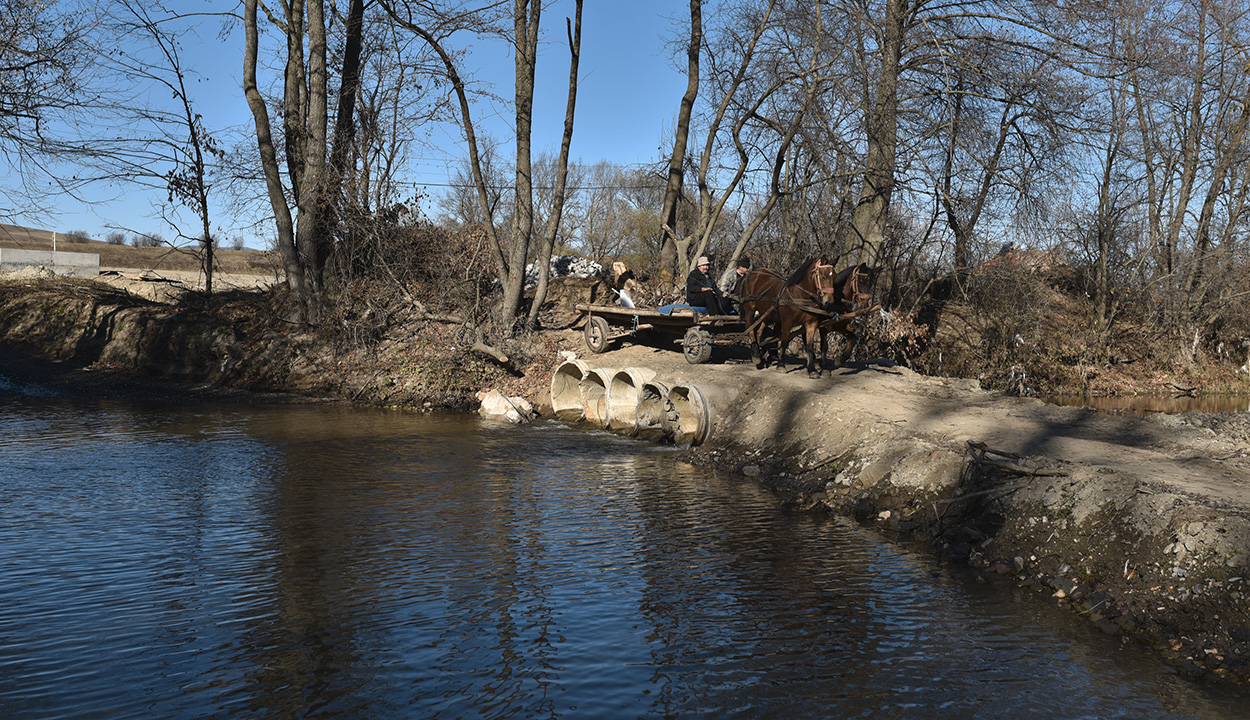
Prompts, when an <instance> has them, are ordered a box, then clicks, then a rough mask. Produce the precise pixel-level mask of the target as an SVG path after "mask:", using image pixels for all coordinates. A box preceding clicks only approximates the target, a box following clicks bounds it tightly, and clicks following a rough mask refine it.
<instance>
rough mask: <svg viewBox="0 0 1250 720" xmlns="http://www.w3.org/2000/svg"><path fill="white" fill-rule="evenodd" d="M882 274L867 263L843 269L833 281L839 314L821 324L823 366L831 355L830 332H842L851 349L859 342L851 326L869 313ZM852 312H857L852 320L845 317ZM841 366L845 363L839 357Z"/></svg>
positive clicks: (836, 308)
mask: <svg viewBox="0 0 1250 720" xmlns="http://www.w3.org/2000/svg"><path fill="white" fill-rule="evenodd" d="M880 272H881V268H873V267H869V266H868V265H867V263H860V264H859V265H852V266H851V267H848V268H845V269H843V270H842V271H841V272H839V273H838V274H837V275H836V276H835V277H834V279H833V285H834V289H835V292H836V295H837V299H836V300H835V301H834V305H833V310H835V311H836V312H837V313H838V315H837V316H834V317H826V318H824V319H823V320H821V323H820V358H821V364H822V365H823V364H824V362H825V360H826V359H827V358H828V356H829V342H828V336H829V331H830V330H832V331H834V332H838V333H841V334H842V335H844V336H846V340H847V342H846V347H847V349H848V350H849V349H850V348H851V346H852V345H854V344H855V342H856V340H857V339H858V338H857V337H856V335H855V332H854V331H853V330H851V323H852V322H853V321H854V320H855V317H856V316H858V315H860V314H863V313H864V312H866V311H868V310H869V306H868V304H869V303H870V302H871V301H872V290H873V286H874V285H875V284H876V280H877V275H878V274H879V273H880ZM848 313H853V315H852V317H845V315H847V314H848ZM836 364H837V365H841V364H842V360H841V358H839V360H838V362H837V363H836Z"/></svg>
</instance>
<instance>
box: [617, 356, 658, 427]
mask: <svg viewBox="0 0 1250 720" xmlns="http://www.w3.org/2000/svg"><path fill="white" fill-rule="evenodd" d="M654 377H655V371H654V370H652V369H651V368H637V367H635V368H625V369H624V370H619V371H617V373H616V374H615V375H613V376H612V382H611V384H610V385H609V387H608V429H609V430H612V431H613V432H619V433H624V434H626V435H633V434H634V430H635V429H636V428H637V419H638V393H639V392H640V391H641V390H642V384H643V383H645V382H647V381H648V380H650V379H652V378H654Z"/></svg>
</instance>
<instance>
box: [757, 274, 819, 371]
mask: <svg viewBox="0 0 1250 720" xmlns="http://www.w3.org/2000/svg"><path fill="white" fill-rule="evenodd" d="M835 262H836V260H835ZM834 278H835V273H834V270H833V263H830V262H827V261H826V260H825V259H824V258H823V257H818V258H813V259H810V260H807V261H806V262H804V263H803V264H802V265H800V266H799V268H798V269H797V270H795V271H794V272H793V273H792V274H791V275H790V277H788V278H786V277H783V276H781V275H780V274H779V273H777V272H776V271H773V270H765V269H759V270H751V271H750V272H749V273H747V274H746V276H745V277H744V278H743V281H742V306H741V314H742V321H743V322H744V323H745V324H746V325H747V328H748V334H749V335H750V339H751V359H752V360H754V361H755V366H756V367H757V368H763V367H764V366H765V364H766V363H765V359H764V354H763V351H762V350H761V348H762V347H763V346H764V345H765V344H766V343H765V338H766V337H767V338H768V339H769V340H770V341H774V342H775V341H777V339H778V338H788V337H789V332H790V328H791V327H794V326H795V325H796V324H797V325H801V326H802V327H803V328H804V330H806V334H807V338H808V339H807V348H808V356H809V361H808V371H809V373H810V372H811V370H812V365H814V364H815V360H814V357H812V355H813V352H814V349H813V345H812V343H813V342H814V341H815V336H816V333H817V331H818V327H817V326H818V325H819V323H820V320H821V319H822V317H826V316H827V315H817V314H812V313H808V312H802V310H803V308H808V309H810V310H813V311H815V312H816V313H818V314H821V313H824V312H825V308H826V306H830V305H832V304H833V303H834V302H835V301H836V292H835V289H834V285H833V282H834ZM800 312H801V313H802V314H800ZM776 344H777V345H778V351H779V364H780V365H781V366H782V367H783V368H784V367H785V347H784V343H781V342H776Z"/></svg>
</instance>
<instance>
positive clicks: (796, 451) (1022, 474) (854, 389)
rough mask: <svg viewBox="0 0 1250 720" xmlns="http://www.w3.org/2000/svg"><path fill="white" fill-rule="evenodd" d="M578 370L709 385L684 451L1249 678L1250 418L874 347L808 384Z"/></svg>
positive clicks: (1186, 660) (659, 365)
mask: <svg viewBox="0 0 1250 720" xmlns="http://www.w3.org/2000/svg"><path fill="white" fill-rule="evenodd" d="M583 360H585V361H586V362H587V363H589V364H590V365H591V366H601V367H612V368H624V367H650V368H652V369H655V370H656V372H657V378H660V379H662V380H669V381H670V382H680V383H692V384H697V385H705V386H711V387H713V388H716V389H715V390H714V391H713V392H712V393H711V397H713V398H715V400H714V401H713V405H714V406H715V407H714V419H713V426H712V429H711V433H710V435H709V437H708V440H707V441H706V442H705V443H703V444H702V445H700V446H698V447H694V448H692V449H690V450H689V451H688V452H687V455H688V456H689V458H690V459H691V460H692V461H693V462H696V463H703V464H707V465H715V466H719V467H723V468H725V469H728V470H731V471H734V472H739V473H741V474H743V475H745V476H748V477H755V478H759V479H760V480H761V481H762V482H765V483H767V484H768V485H770V486H773V487H775V488H778V489H779V490H782V491H783V493H784V494H785V495H786V496H787V497H788V498H789V499H788V500H787V502H786V504H787V505H788V506H789V507H792V508H795V509H800V510H807V511H832V512H838V513H845V514H851V515H854V516H855V517H857V518H859V519H860V520H861V521H864V522H868V523H873V524H876V525H879V526H881V527H882V528H883V529H885V530H886V531H887V532H890V533H895V534H897V535H899V536H905V537H908V538H915V539H918V540H921V541H924V542H927V543H930V544H932V545H933V546H935V547H936V548H937V549H939V550H940V551H941V552H942V553H944V554H945V555H946V556H948V557H949V558H950V559H951V560H953V561H959V562H967V563H969V564H971V565H973V566H974V567H977V568H981V569H982V570H983V571H984V573H985V575H986V576H987V577H989V576H994V575H997V576H1001V578H1002V580H1003V581H1009V582H1016V583H1019V584H1021V585H1023V586H1026V587H1030V588H1033V589H1035V590H1036V591H1037V593H1038V595H1039V601H1042V600H1044V601H1047V602H1053V603H1059V604H1062V605H1065V606H1068V607H1070V608H1071V609H1072V610H1073V611H1074V612H1076V613H1079V614H1080V615H1081V616H1083V617H1085V618H1087V619H1088V620H1089V621H1091V622H1094V623H1096V624H1097V626H1098V627H1099V628H1101V629H1102V630H1103V631H1104V632H1106V633H1108V634H1112V635H1117V636H1120V637H1122V638H1124V641H1125V642H1130V641H1131V642H1144V643H1148V644H1150V645H1152V646H1154V647H1155V648H1156V649H1157V650H1158V651H1159V652H1160V653H1161V654H1162V655H1163V656H1164V657H1165V658H1167V659H1168V660H1169V661H1170V662H1171V663H1173V665H1174V667H1176V668H1178V669H1179V670H1181V671H1183V672H1187V673H1195V674H1207V673H1212V674H1215V675H1219V676H1222V677H1229V678H1236V679H1239V680H1241V681H1245V680H1247V679H1250V597H1248V596H1247V593H1248V592H1250V588H1248V586H1247V581H1248V580H1250V420H1248V419H1247V418H1246V416H1244V415H1241V414H1233V413H1226V414H1225V413H1222V414H1206V415H1197V414H1186V415H1162V414H1156V415H1151V416H1147V417H1131V416H1111V415H1106V414H1100V413H1097V412H1094V411H1091V410H1085V409H1081V408H1073V407H1060V406H1056V405H1051V404H1047V403H1044V402H1042V401H1039V400H1036V399H1031V398H1018V397H1008V396H1003V395H1000V394H997V393H991V392H987V391H984V390H982V389H981V388H980V386H979V384H978V383H977V381H975V380H959V379H951V378H937V377H926V376H922V375H918V374H916V373H914V372H912V371H910V370H908V369H907V368H904V367H900V366H898V365H895V364H894V363H891V362H888V361H875V362H874V361H870V362H864V363H854V364H850V365H848V366H847V367H843V368H839V369H837V370H834V371H832V372H826V373H825V375H824V377H822V378H820V379H811V378H809V377H808V376H807V374H806V372H804V371H803V370H802V369H801V368H799V367H798V366H796V365H795V364H793V363H792V364H791V365H790V366H789V368H790V369H789V371H788V372H785V371H781V370H778V369H776V368H773V369H768V370H756V369H755V367H754V366H753V365H751V364H749V362H747V361H743V360H736V359H734V358H732V357H730V358H727V359H725V358H722V359H721V360H719V361H718V360H717V357H716V355H714V357H713V361H712V363H711V364H708V365H698V366H690V365H687V364H686V363H685V362H684V360H683V359H682V356H681V355H680V354H679V353H677V352H673V351H671V350H667V349H656V348H649V347H645V346H638V345H629V346H625V347H621V348H620V349H616V350H612V351H610V352H607V353H604V354H602V355H594V356H591V357H588V358H587V357H583Z"/></svg>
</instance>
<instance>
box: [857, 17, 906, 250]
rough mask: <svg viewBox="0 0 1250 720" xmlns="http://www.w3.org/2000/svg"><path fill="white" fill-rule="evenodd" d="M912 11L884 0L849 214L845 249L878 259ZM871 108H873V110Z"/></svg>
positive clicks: (891, 185) (890, 186) (891, 183)
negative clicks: (862, 153) (858, 179)
mask: <svg viewBox="0 0 1250 720" xmlns="http://www.w3.org/2000/svg"><path fill="white" fill-rule="evenodd" d="M910 12H911V7H910V3H909V0H886V4H885V19H884V27H883V33H882V44H881V67H880V70H879V72H880V74H879V75H878V76H877V85H876V98H875V102H874V100H873V99H872V98H867V97H866V98H864V108H865V110H866V111H868V112H869V115H868V122H867V129H868V137H867V140H868V156H867V157H866V158H865V162H864V173H863V181H862V184H861V187H860V195H859V202H858V204H857V205H856V206H855V215H854V217H853V218H852V220H851V238H850V239H851V241H852V243H853V244H854V247H848V248H844V251H843V255H844V256H847V255H850V256H851V257H855V254H858V256H859V259H860V260H861V261H863V262H869V263H871V262H874V261H875V260H876V258H877V257H878V256H879V255H880V254H881V246H882V244H883V243H884V241H885V224H886V221H887V219H888V218H889V215H890V197H891V195H892V194H893V193H894V183H895V178H894V161H895V155H896V151H897V147H898V80H899V75H900V73H901V72H902V57H903V29H904V27H905V26H906V24H907V18H908V15H909V14H910ZM869 108H871V110H869Z"/></svg>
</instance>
